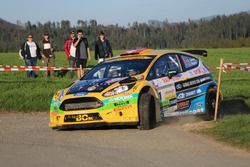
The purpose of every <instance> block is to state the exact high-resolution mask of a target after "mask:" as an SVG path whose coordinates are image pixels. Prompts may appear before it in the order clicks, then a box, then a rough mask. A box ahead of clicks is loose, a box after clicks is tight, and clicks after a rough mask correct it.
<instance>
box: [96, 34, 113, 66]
mask: <svg viewBox="0 0 250 167" xmlns="http://www.w3.org/2000/svg"><path fill="white" fill-rule="evenodd" d="M110 56H111V57H113V51H112V47H111V45H110V42H109V40H108V39H106V36H105V34H104V32H102V31H101V32H100V34H99V37H98V40H97V41H96V43H95V59H96V60H98V62H102V61H104V60H105V59H106V58H108V57H110Z"/></svg>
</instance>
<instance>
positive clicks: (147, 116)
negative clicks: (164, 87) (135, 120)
mask: <svg viewBox="0 0 250 167" xmlns="http://www.w3.org/2000/svg"><path fill="white" fill-rule="evenodd" d="M154 104H155V103H154V97H153V96H152V95H151V94H149V93H143V94H141V96H140V99H139V104H138V105H139V119H140V122H139V129H140V130H149V129H152V128H154V127H155V124H156V119H155V118H156V117H155V105H154Z"/></svg>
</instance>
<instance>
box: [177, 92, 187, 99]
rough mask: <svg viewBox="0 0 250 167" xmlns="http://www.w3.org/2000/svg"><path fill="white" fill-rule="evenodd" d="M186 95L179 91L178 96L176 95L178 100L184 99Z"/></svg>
mask: <svg viewBox="0 0 250 167" xmlns="http://www.w3.org/2000/svg"><path fill="white" fill-rule="evenodd" d="M185 97H186V96H185V93H180V94H179V95H178V96H177V99H178V100H181V99H184V98H185Z"/></svg>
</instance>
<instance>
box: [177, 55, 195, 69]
mask: <svg viewBox="0 0 250 167" xmlns="http://www.w3.org/2000/svg"><path fill="white" fill-rule="evenodd" d="M180 59H181V61H182V64H183V68H184V70H185V71H186V70H189V69H192V68H195V67H197V66H198V64H199V60H198V59H197V58H195V57H192V56H187V55H180Z"/></svg>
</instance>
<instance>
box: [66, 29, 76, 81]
mask: <svg viewBox="0 0 250 167" xmlns="http://www.w3.org/2000/svg"><path fill="white" fill-rule="evenodd" d="M74 39H75V32H74V31H71V32H70V39H68V40H67V41H66V42H65V43H64V52H65V54H66V58H67V60H68V61H69V65H70V67H71V68H75V67H76V48H75V47H74V45H73V41H74ZM73 76H74V71H73V70H71V71H70V78H73Z"/></svg>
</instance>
